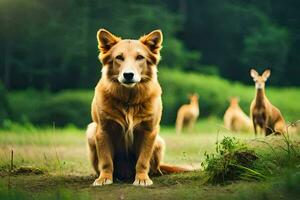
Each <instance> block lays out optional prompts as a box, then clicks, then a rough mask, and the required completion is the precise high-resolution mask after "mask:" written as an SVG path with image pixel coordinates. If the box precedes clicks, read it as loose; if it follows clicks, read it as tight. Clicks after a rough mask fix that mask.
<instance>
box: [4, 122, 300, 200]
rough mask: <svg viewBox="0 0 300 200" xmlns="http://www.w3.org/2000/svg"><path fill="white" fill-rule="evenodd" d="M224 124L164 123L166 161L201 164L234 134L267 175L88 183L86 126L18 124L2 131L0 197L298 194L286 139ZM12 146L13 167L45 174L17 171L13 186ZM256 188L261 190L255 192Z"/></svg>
mask: <svg viewBox="0 0 300 200" xmlns="http://www.w3.org/2000/svg"><path fill="white" fill-rule="evenodd" d="M220 127H221V122H220V121H218V120H216V119H212V120H210V121H205V120H204V121H199V123H198V124H197V125H196V127H195V131H194V132H192V133H183V134H181V135H179V136H178V135H176V134H175V130H174V128H173V127H163V128H162V130H161V135H162V137H163V138H164V139H165V140H166V144H167V150H166V155H165V162H166V163H170V164H176V165H182V166H187V165H188V166H194V167H200V163H201V162H203V161H204V160H205V156H204V153H205V152H207V153H213V152H214V151H215V143H216V141H217V139H218V140H221V139H222V138H223V136H229V137H232V136H234V137H236V138H238V139H239V140H240V141H242V142H244V143H246V144H247V145H248V146H249V147H251V148H254V149H255V150H256V151H257V153H258V155H260V156H261V159H262V160H261V161H262V162H258V164H257V166H255V167H256V169H257V170H260V172H262V173H264V174H265V175H266V176H267V179H266V180H264V181H260V182H256V181H234V182H231V183H230V184H226V185H210V184H205V178H206V177H205V176H206V175H205V173H204V172H202V171H196V172H190V173H185V174H177V175H175V174H174V175H164V176H161V177H154V178H153V181H154V185H153V186H151V187H149V188H136V187H134V186H132V185H131V184H126V183H114V184H113V185H111V186H105V187H98V188H94V187H90V184H91V183H92V182H93V180H94V179H95V176H94V172H93V171H92V168H91V166H90V164H89V161H88V159H87V151H86V144H85V135H84V130H78V129H74V128H69V129H51V128H50V129H39V128H35V129H34V130H32V129H30V130H28V129H24V130H22V129H20V128H19V129H17V130H15V131H14V130H11V131H3V130H2V131H0V176H1V181H0V199H21V198H22V199H74V198H76V199H122V198H123V199H141V198H142V199H199V198H203V199H251V198H250V197H253V198H254V197H255V198H258V199H263V198H264V197H268V198H270V199H279V197H283V198H289V199H292V198H294V197H295V196H296V197H297V195H299V193H297V190H298V189H297V188H298V187H297V184H299V181H300V179H299V166H300V162H299V161H300V159H297V160H295V156H296V158H299V157H297V156H299V155H294V156H290V158H289V156H288V155H289V152H288V151H286V150H287V149H288V148H287V144H286V142H285V140H284V139H283V138H281V137H268V138H264V137H259V138H256V139H255V138H254V134H252V133H236V134H234V133H230V132H228V131H227V130H225V129H223V128H220ZM208 128H210V129H208ZM291 141H292V142H293V144H297V145H298V146H299V136H298V135H293V137H292V138H291ZM297 145H296V146H297ZM298 146H297V150H296V152H299V151H298ZM270 147H272V148H270ZM12 149H13V151H14V168H15V169H18V168H19V167H29V168H32V169H36V168H38V169H41V170H43V172H44V173H42V174H40V175H36V174H33V173H30V172H29V173H26V174H17V175H16V174H14V175H12V176H11V177H10V185H9V184H8V181H9V176H8V169H9V166H10V155H11V150H12ZM291 152H292V151H290V155H291V154H292V153H291ZM289 159H290V163H289V162H288V160H289ZM297 171H298V175H297V173H295V172H297ZM295 174H296V175H295ZM8 186H10V189H8ZM253 190H255V191H257V193H255V194H253ZM298 197H299V196H298Z"/></svg>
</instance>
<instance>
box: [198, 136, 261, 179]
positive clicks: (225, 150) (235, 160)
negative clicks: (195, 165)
mask: <svg viewBox="0 0 300 200" xmlns="http://www.w3.org/2000/svg"><path fill="white" fill-rule="evenodd" d="M204 156H205V160H204V162H202V163H201V165H202V167H203V168H204V170H205V172H206V173H207V176H208V177H207V182H210V183H222V184H224V183H226V182H228V181H233V180H240V179H242V180H262V179H264V178H265V176H264V175H262V174H261V173H259V172H257V171H255V170H254V169H253V166H254V161H255V160H257V159H258V157H257V155H256V153H255V152H254V151H253V150H250V149H248V148H247V147H246V145H245V144H243V143H241V142H240V141H238V140H237V139H236V138H230V137H224V138H223V140H221V142H218V141H217V142H216V152H215V153H213V154H207V153H205V154H204Z"/></svg>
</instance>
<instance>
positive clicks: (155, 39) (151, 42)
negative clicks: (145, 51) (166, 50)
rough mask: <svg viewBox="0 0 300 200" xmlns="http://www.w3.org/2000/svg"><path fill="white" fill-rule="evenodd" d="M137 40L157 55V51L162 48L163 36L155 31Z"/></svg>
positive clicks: (158, 31)
mask: <svg viewBox="0 0 300 200" xmlns="http://www.w3.org/2000/svg"><path fill="white" fill-rule="evenodd" d="M139 40H140V42H142V43H143V44H144V45H146V46H147V47H148V48H149V49H150V51H151V52H153V53H155V54H159V50H160V49H161V47H162V46H161V44H162V41H163V35H162V32H161V30H155V31H152V32H151V33H149V34H148V35H144V36H142V37H141V38H140V39H139Z"/></svg>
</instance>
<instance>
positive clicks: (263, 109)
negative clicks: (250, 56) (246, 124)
mask: <svg viewBox="0 0 300 200" xmlns="http://www.w3.org/2000/svg"><path fill="white" fill-rule="evenodd" d="M270 74H271V71H270V70H265V71H264V73H263V74H262V75H261V76H260V75H259V74H258V73H257V72H256V71H255V70H254V69H251V71H250V75H251V77H252V78H253V80H254V82H255V87H256V95H255V98H254V99H253V101H252V103H251V106H250V113H251V114H250V115H251V118H252V122H253V127H254V132H255V135H257V127H260V128H261V130H264V132H265V135H266V136H267V135H270V134H272V133H276V134H284V133H285V132H286V125H285V120H284V118H283V116H282V115H281V112H280V110H279V109H278V108H276V107H275V106H273V105H272V104H271V102H270V101H269V100H268V98H267V96H266V95H265V82H266V81H267V79H268V77H269V76H270Z"/></svg>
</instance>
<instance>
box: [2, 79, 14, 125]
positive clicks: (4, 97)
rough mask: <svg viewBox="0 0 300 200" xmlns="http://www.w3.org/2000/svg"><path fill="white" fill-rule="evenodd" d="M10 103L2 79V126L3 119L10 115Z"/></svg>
mask: <svg viewBox="0 0 300 200" xmlns="http://www.w3.org/2000/svg"><path fill="white" fill-rule="evenodd" d="M10 110H11V108H10V105H9V102H8V99H7V92H6V89H5V88H4V86H3V84H2V82H1V80H0V119H1V121H0V126H1V124H2V122H3V121H2V120H3V119H5V118H8V117H10V116H9V115H10Z"/></svg>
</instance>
